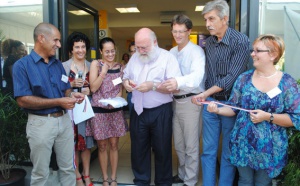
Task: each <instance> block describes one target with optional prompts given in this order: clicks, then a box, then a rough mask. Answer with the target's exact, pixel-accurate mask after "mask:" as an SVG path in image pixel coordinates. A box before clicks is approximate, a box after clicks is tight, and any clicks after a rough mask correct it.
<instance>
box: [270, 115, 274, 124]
mask: <svg viewBox="0 0 300 186" xmlns="http://www.w3.org/2000/svg"><path fill="white" fill-rule="evenodd" d="M273 120H274V116H273V113H271V116H270V123H273Z"/></svg>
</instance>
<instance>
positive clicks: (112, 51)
mask: <svg viewBox="0 0 300 186" xmlns="http://www.w3.org/2000/svg"><path fill="white" fill-rule="evenodd" d="M115 53H116V50H111V51H109V50H106V51H104V54H106V55H108V54H115Z"/></svg>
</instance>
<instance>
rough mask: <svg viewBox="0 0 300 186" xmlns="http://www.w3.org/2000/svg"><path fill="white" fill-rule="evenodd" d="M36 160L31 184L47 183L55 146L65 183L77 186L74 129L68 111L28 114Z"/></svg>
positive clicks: (29, 137)
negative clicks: (66, 112) (61, 114)
mask: <svg viewBox="0 0 300 186" xmlns="http://www.w3.org/2000/svg"><path fill="white" fill-rule="evenodd" d="M26 133H27V138H28V142H29V146H30V150H31V151H30V159H31V161H32V163H33V169H32V173H31V183H30V185H31V186H45V185H46V183H47V180H48V176H49V164H50V156H51V153H52V147H53V146H54V150H55V153H56V159H57V164H58V167H59V179H60V183H61V185H62V186H73V185H74V186H75V184H76V176H75V170H74V167H73V152H74V131H73V127H72V123H71V120H70V117H69V115H68V114H64V115H63V116H60V117H57V118H55V117H50V116H38V115H34V114H29V115H28V122H27V127H26Z"/></svg>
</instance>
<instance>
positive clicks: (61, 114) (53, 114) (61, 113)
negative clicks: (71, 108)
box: [34, 110, 66, 118]
mask: <svg viewBox="0 0 300 186" xmlns="http://www.w3.org/2000/svg"><path fill="white" fill-rule="evenodd" d="M65 113H66V111H64V110H62V111H59V112H53V113H51V114H35V113H34V115H38V116H45V117H46V116H47V117H54V118H58V117H60V116H63V115H64V114H65Z"/></svg>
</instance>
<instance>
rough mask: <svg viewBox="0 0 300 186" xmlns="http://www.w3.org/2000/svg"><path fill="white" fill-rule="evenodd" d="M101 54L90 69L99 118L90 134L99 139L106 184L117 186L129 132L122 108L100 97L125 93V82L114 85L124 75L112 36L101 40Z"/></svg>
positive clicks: (96, 115)
mask: <svg viewBox="0 0 300 186" xmlns="http://www.w3.org/2000/svg"><path fill="white" fill-rule="evenodd" d="M100 53H101V55H102V59H101V60H100V59H99V60H94V61H92V64H91V71H90V86H91V91H92V92H93V96H92V102H91V105H92V107H93V110H94V113H95V117H93V118H92V119H91V122H90V127H91V128H89V129H90V130H89V134H91V135H92V136H94V139H95V140H97V145H98V158H99V162H100V167H101V170H102V174H103V186H108V185H109V182H110V183H111V184H110V185H111V186H116V185H117V167H118V144H119V137H121V136H124V135H125V134H126V131H127V123H126V120H125V117H124V113H123V110H122V108H114V107H112V106H111V105H107V106H106V105H103V104H101V103H99V100H100V99H108V98H115V97H121V96H122V84H121V83H120V84H117V85H114V84H113V80H116V79H119V78H121V77H122V75H123V65H121V63H118V62H115V61H114V60H115V56H116V48H115V42H114V40H113V39H111V38H109V37H105V38H103V39H101V41H100ZM108 146H109V156H108ZM108 157H109V159H110V161H108ZM108 162H110V164H111V177H110V179H108V172H107V167H108Z"/></svg>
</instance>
